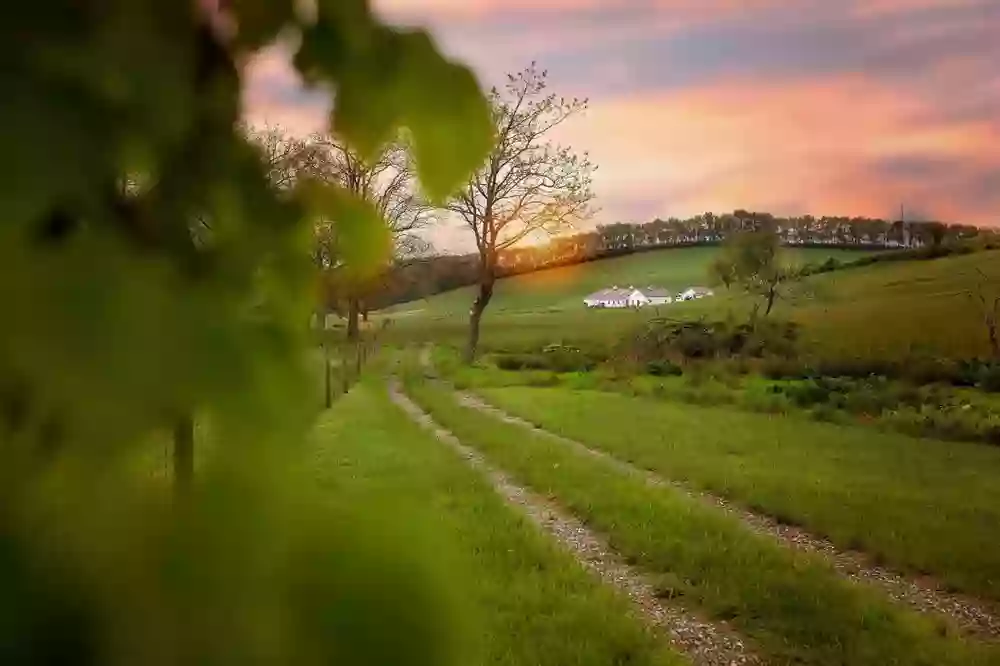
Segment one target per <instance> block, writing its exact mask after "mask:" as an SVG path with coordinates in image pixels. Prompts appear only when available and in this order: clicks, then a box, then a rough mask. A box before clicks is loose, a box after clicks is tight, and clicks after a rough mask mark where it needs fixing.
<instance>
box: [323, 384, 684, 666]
mask: <svg viewBox="0 0 1000 666" xmlns="http://www.w3.org/2000/svg"><path fill="white" fill-rule="evenodd" d="M312 464H313V465H314V466H315V476H316V478H317V480H318V482H319V483H320V484H321V485H322V487H323V489H324V491H325V492H326V493H327V496H328V497H329V498H330V500H331V501H333V502H338V503H342V504H344V505H347V506H365V505H372V506H376V507H379V508H380V509H382V510H385V511H392V512H393V513H395V512H397V511H398V512H399V520H401V521H402V520H409V519H410V518H412V517H413V516H414V515H415V514H416V515H418V516H420V517H421V518H422V519H423V521H424V522H426V525H427V528H428V530H430V532H431V534H428V535H425V537H426V538H427V539H431V538H432V539H433V540H434V549H435V551H436V553H437V555H438V557H439V558H440V560H441V561H442V566H445V567H447V569H448V571H449V572H450V573H449V578H450V580H449V584H450V585H452V586H453V588H452V589H451V590H450V591H449V592H450V596H459V597H461V598H462V599H463V600H464V601H465V602H466V604H467V606H468V611H469V615H470V616H471V619H470V620H469V622H467V623H465V625H464V626H463V628H464V629H466V630H470V631H473V632H474V633H475V634H476V635H475V636H474V637H473V640H472V645H473V646H474V647H473V651H474V653H475V656H476V659H472V660H470V661H469V662H467V663H470V664H497V665H504V666H507V665H509V666H537V665H539V664H560V665H562V664H567V665H580V666H605V665H608V664H621V665H625V664H628V665H629V666H639V665H641V666H667V665H673V664H682V663H685V662H684V661H683V660H682V659H681V658H680V657H678V656H677V655H676V653H674V652H672V651H671V650H670V649H669V648H668V647H666V646H664V644H662V643H661V642H659V641H658V640H657V639H656V638H654V637H653V636H652V635H651V633H650V632H648V631H647V630H646V628H645V627H644V626H643V625H642V624H641V623H640V621H639V620H637V619H635V618H634V617H633V616H632V615H630V609H629V605H628V602H626V601H625V600H624V599H623V598H621V597H619V596H617V595H616V594H615V593H614V592H613V591H611V590H610V589H608V588H606V587H604V586H602V585H601V584H600V583H599V582H598V581H597V579H596V578H593V577H591V576H590V575H589V574H588V573H586V572H585V571H584V570H583V569H582V568H581V567H580V566H578V565H577V564H576V562H575V561H574V560H573V559H572V557H571V556H570V555H569V554H568V553H566V552H564V551H562V550H560V549H559V548H558V547H557V546H556V545H555V544H554V543H553V542H551V541H549V540H548V539H547V538H546V537H545V536H543V535H542V534H541V533H539V532H538V531H537V530H536V528H535V527H534V526H533V525H532V524H530V523H529V522H528V521H527V519H525V518H522V517H521V516H520V515H519V514H517V513H515V512H514V511H512V510H511V509H509V508H508V507H506V506H505V505H504V504H503V502H502V500H501V499H500V498H499V496H497V495H496V494H495V493H494V492H493V490H492V488H490V487H489V486H488V485H487V483H486V482H485V481H483V480H481V479H480V478H479V477H478V476H477V475H476V474H475V473H473V472H472V471H470V470H469V469H468V468H467V467H466V466H465V464H464V463H463V461H461V459H460V458H459V457H458V456H457V455H455V454H454V453H453V452H452V451H450V450H449V449H447V448H446V446H445V445H444V444H442V443H441V442H438V441H437V440H436V439H434V437H433V436H432V435H430V434H428V433H426V432H425V431H423V430H421V429H420V428H419V427H418V426H416V425H414V424H413V423H412V422H411V421H410V420H409V419H408V418H407V417H406V416H405V415H404V414H403V413H402V411H400V410H399V409H398V408H397V407H395V406H394V405H392V404H391V403H390V401H389V400H388V398H387V396H386V394H385V388H384V387H381V386H371V385H361V386H359V387H357V388H355V389H354V390H353V391H352V392H351V393H350V394H348V395H347V396H345V397H344V398H343V399H341V400H340V401H339V402H338V403H337V404H336V406H335V407H334V408H333V409H332V410H329V411H327V412H326V413H325V415H324V416H323V417H322V418H321V420H320V421H319V423H318V425H317V428H316V433H315V443H314V451H313V458H312ZM401 547H402V548H405V547H406V546H405V545H401ZM386 603H400V604H406V603H409V600H407V599H387V600H386ZM385 631H386V635H385V640H389V641H391V640H393V639H392V627H391V626H387V627H386V628H385Z"/></svg>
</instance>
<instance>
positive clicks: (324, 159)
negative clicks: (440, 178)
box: [310, 136, 435, 340]
mask: <svg viewBox="0 0 1000 666" xmlns="http://www.w3.org/2000/svg"><path fill="white" fill-rule="evenodd" d="M310 146H311V148H312V151H313V153H314V155H315V157H314V160H315V172H316V175H317V177H319V178H320V179H322V180H325V181H327V182H332V183H335V184H337V185H339V186H340V187H343V188H344V189H345V190H347V191H348V192H351V193H352V194H354V195H355V196H357V197H358V198H360V199H362V200H365V201H368V202H370V203H371V205H372V206H373V207H374V208H375V210H376V212H377V213H378V214H379V216H380V217H381V218H382V219H383V220H384V221H385V225H386V227H387V229H388V232H389V235H390V237H391V248H390V247H386V248H385V249H386V250H388V251H387V252H386V254H385V255H384V256H382V257H381V258H379V257H370V258H369V259H370V260H371V259H373V260H375V262H376V263H375V266H374V269H375V270H369V271H365V272H364V274H357V273H356V272H352V273H350V274H345V275H342V276H341V278H340V279H339V280H338V282H339V284H340V296H341V297H342V298H343V300H344V301H345V303H346V306H347V307H346V311H347V338H348V339H349V340H357V339H358V337H359V332H360V325H359V316H361V315H364V316H367V306H366V305H365V296H366V294H368V293H370V292H372V291H375V290H377V289H378V284H379V282H380V280H381V277H382V275H383V274H384V273H385V272H386V271H388V270H389V268H390V265H391V261H392V259H393V258H401V257H406V256H411V255H413V254H416V253H418V252H420V251H421V250H422V249H424V248H425V247H426V244H425V243H424V241H423V239H422V238H421V237H420V236H419V232H420V230H421V229H424V228H425V227H427V226H429V225H430V224H432V223H433V222H434V220H435V218H434V216H433V214H432V213H433V208H432V207H431V206H430V204H429V203H428V202H427V201H426V199H424V198H423V197H422V196H421V195H420V193H419V191H418V186H417V178H416V171H415V168H414V163H413V160H412V159H411V157H410V155H409V152H408V150H407V148H406V146H405V145H404V144H403V143H402V142H399V141H397V142H393V143H390V144H389V145H388V146H387V147H386V148H385V149H384V150H383V151H381V152H380V153H379V154H378V155H377V156H376V157H375V158H374V159H371V160H366V159H364V158H363V157H362V156H361V155H360V154H359V153H358V152H357V151H355V150H353V149H352V148H351V147H350V146H349V145H348V144H347V143H346V142H344V141H342V140H340V139H339V138H337V137H335V136H329V137H314V138H313V139H312V140H311V141H310ZM335 227H336V225H334V228H335ZM369 263H371V262H370V261H369ZM334 265H336V262H334ZM331 267H332V266H331Z"/></svg>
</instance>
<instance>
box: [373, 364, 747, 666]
mask: <svg viewBox="0 0 1000 666" xmlns="http://www.w3.org/2000/svg"><path fill="white" fill-rule="evenodd" d="M389 392H390V396H391V397H392V400H393V402H395V403H396V404H397V405H399V406H400V407H401V408H402V409H403V410H404V411H405V412H406V413H407V414H408V415H409V416H410V418H412V419H413V420H414V421H416V422H417V423H419V424H420V425H421V426H422V427H424V428H425V429H427V430H430V431H431V432H433V433H434V434H435V436H436V437H437V438H438V439H439V440H441V441H442V442H444V443H445V444H447V445H448V446H450V447H451V448H453V449H454V450H455V451H456V452H457V453H458V454H459V455H461V456H462V457H463V458H464V459H465V460H466V461H467V462H468V463H469V465H470V466H471V467H473V468H474V469H476V470H478V471H479V472H481V473H482V474H483V475H484V476H485V477H486V478H487V479H488V480H489V482H490V483H491V484H492V486H493V488H494V489H495V490H496V492H497V493H498V494H499V495H500V496H501V497H503V498H504V500H505V501H506V502H507V503H508V504H509V505H511V506H513V507H515V508H517V509H519V510H520V511H521V512H522V513H524V514H525V515H526V516H527V517H528V518H529V519H530V520H531V521H532V522H533V523H535V525H537V526H538V527H539V528H540V529H541V530H543V531H544V532H546V533H547V534H549V535H550V536H551V537H553V538H554V539H556V540H557V541H558V542H559V543H560V544H561V545H562V546H563V547H564V548H566V549H567V550H569V551H570V552H571V553H572V554H573V555H574V556H575V557H576V558H577V560H578V561H579V562H580V563H581V564H582V565H584V566H585V567H586V568H588V569H590V570H591V571H593V572H594V573H596V574H597V575H598V576H600V577H601V579H602V580H604V581H605V582H607V583H610V584H611V585H614V586H615V587H616V588H618V589H619V590H621V591H622V592H624V593H625V594H626V595H628V597H629V598H630V599H631V600H632V602H633V603H634V604H635V607H636V608H637V610H638V611H639V612H640V613H641V616H642V617H643V618H644V619H645V620H646V621H648V622H649V623H650V624H651V625H652V626H654V627H656V628H657V629H659V630H660V631H662V632H663V633H664V635H665V636H666V637H667V638H668V640H669V641H670V642H671V643H672V644H673V645H674V646H675V647H676V648H677V649H678V650H679V651H681V652H683V653H684V654H685V655H687V656H688V658H690V659H691V662H692V663H693V664H695V665H696V666H739V665H743V664H758V663H760V661H759V660H758V659H757V658H756V657H755V656H754V655H753V654H751V652H750V650H749V649H748V647H747V646H746V644H745V642H744V640H743V639H742V638H740V637H739V636H738V635H737V634H736V633H735V632H734V631H733V630H732V629H731V628H729V627H728V626H726V625H724V624H721V623H711V622H707V621H705V620H702V619H699V618H697V617H695V616H693V615H691V614H689V613H688V612H686V611H684V610H683V609H681V608H679V607H676V606H673V605H667V604H664V603H663V601H662V600H660V599H658V598H657V596H656V594H655V591H654V588H653V587H652V586H651V585H650V584H649V583H648V582H647V581H646V580H645V579H644V577H643V576H642V575H641V574H640V573H638V572H637V571H635V570H634V569H632V568H631V567H629V566H628V565H626V564H625V563H624V562H623V561H622V559H621V558H620V557H619V556H618V555H617V554H615V553H614V552H613V551H612V550H611V549H610V548H609V547H608V545H607V544H606V543H605V542H604V540H603V539H601V538H600V537H598V536H597V535H596V534H594V533H592V532H591V531H590V530H588V529H587V528H586V527H585V526H584V525H583V523H581V522H580V521H579V520H577V519H576V518H574V517H573V516H571V515H569V514H568V513H566V512H565V511H563V510H562V509H560V508H558V507H556V506H555V505H553V504H552V503H551V502H549V501H547V500H544V499H542V498H540V497H539V496H537V495H535V494H533V493H531V492H529V491H527V490H525V489H524V488H522V487H520V486H518V485H516V484H514V483H513V482H512V481H511V480H510V479H509V478H508V477H507V476H506V475H505V474H504V473H503V472H502V471H500V470H498V469H496V468H495V467H493V466H491V465H490V464H489V463H488V462H487V461H486V460H485V459H484V458H483V456H482V455H480V454H479V452H477V451H476V450H474V449H471V448H469V447H467V446H465V445H464V444H462V443H461V442H460V441H459V440H458V438H456V437H455V436H454V435H453V434H452V433H450V432H448V431H447V430H445V429H443V428H441V427H440V426H439V425H437V424H436V423H435V422H434V421H433V419H432V418H431V417H430V415H429V414H427V413H426V412H424V411H423V410H422V409H421V408H420V407H418V406H417V405H416V404H415V403H414V402H413V401H412V400H410V399H409V398H408V397H407V396H406V395H405V394H403V393H402V391H401V390H400V388H399V384H398V382H395V381H393V382H392V383H391V384H390V388H389Z"/></svg>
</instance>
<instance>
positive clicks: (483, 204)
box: [448, 63, 595, 362]
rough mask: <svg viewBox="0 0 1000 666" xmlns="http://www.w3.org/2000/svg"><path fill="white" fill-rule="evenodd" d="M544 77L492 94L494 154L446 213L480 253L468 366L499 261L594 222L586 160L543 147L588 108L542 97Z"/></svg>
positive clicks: (511, 78)
mask: <svg viewBox="0 0 1000 666" xmlns="http://www.w3.org/2000/svg"><path fill="white" fill-rule="evenodd" d="M546 90H547V72H546V71H544V70H539V69H538V68H537V66H536V65H535V64H534V63H532V64H531V66H529V67H528V68H527V69H525V70H523V71H522V72H520V73H518V74H510V75H508V77H507V84H506V86H504V89H503V90H502V91H501V90H498V89H496V88H494V89H493V90H491V91H490V101H491V103H492V105H493V118H494V122H495V124H496V147H495V148H494V149H493V152H492V153H491V154H490V156H489V158H488V159H487V160H486V163H485V164H484V165H483V166H482V168H481V169H480V170H479V171H478V172H477V173H476V174H474V175H473V176H472V178H470V180H469V182H468V184H467V185H466V187H465V188H464V189H463V190H462V191H461V192H460V194H459V195H458V196H457V197H456V198H455V199H454V200H453V201H452V202H451V203H450V204H449V205H448V209H449V210H450V211H452V212H454V213H458V215H460V216H461V218H462V220H463V221H464V222H465V224H466V225H467V226H468V227H469V229H471V230H472V233H473V235H474V236H475V239H476V249H477V251H478V253H479V279H478V293H477V296H476V300H475V302H474V303H473V304H472V309H471V310H470V312H469V340H468V346H467V348H466V355H465V356H466V360H467V361H468V362H471V361H472V360H473V359H474V358H475V356H476V351H477V347H478V345H479V328H480V322H481V320H482V316H483V312H484V311H485V310H486V307H487V306H488V305H489V303H490V300H491V299H492V298H493V287H494V284H495V282H496V268H497V257H498V253H499V252H501V251H503V250H506V249H508V248H510V247H511V246H513V245H514V244H516V243H518V242H520V241H523V240H525V239H527V238H529V237H530V236H533V235H536V234H550V235H551V234H554V233H557V232H559V231H563V230H565V229H567V228H569V227H571V226H572V225H573V224H574V223H575V222H577V221H578V220H581V219H586V218H587V217H589V216H590V215H592V213H593V210H592V208H591V202H592V200H593V198H594V195H593V192H592V190H591V176H592V174H593V171H594V169H595V167H594V165H593V164H592V163H591V162H590V159H589V157H588V155H587V154H586V153H583V154H582V155H577V154H576V153H574V152H573V151H572V150H571V149H570V148H568V147H565V146H559V145H556V144H553V143H551V142H550V141H549V140H547V135H548V134H549V132H551V131H552V130H553V129H554V128H556V127H557V126H559V125H560V124H562V123H563V122H565V121H566V120H567V119H568V118H570V117H572V116H574V115H576V114H577V113H580V112H582V111H584V110H585V109H586V108H587V101H586V100H581V99H575V98H574V99H565V98H562V97H557V96H556V95H553V94H550V93H547V92H546Z"/></svg>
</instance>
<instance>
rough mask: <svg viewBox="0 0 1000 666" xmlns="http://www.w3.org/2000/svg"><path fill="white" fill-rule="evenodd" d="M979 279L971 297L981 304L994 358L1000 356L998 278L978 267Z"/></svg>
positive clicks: (981, 311)
mask: <svg viewBox="0 0 1000 666" xmlns="http://www.w3.org/2000/svg"><path fill="white" fill-rule="evenodd" d="M976 273H978V274H979V279H978V280H977V281H976V290H975V292H969V296H970V298H972V299H973V300H974V301H975V303H976V304H977V305H978V306H979V316H980V318H981V320H982V322H983V326H984V327H985V329H986V335H987V337H988V338H989V341H990V352H991V353H992V354H993V358H1000V337H998V335H997V315H998V314H1000V293H998V290H997V284H996V282H997V281H996V279H994V278H991V277H990V276H989V275H987V274H986V273H984V272H983V270H982V269H981V268H976Z"/></svg>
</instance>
